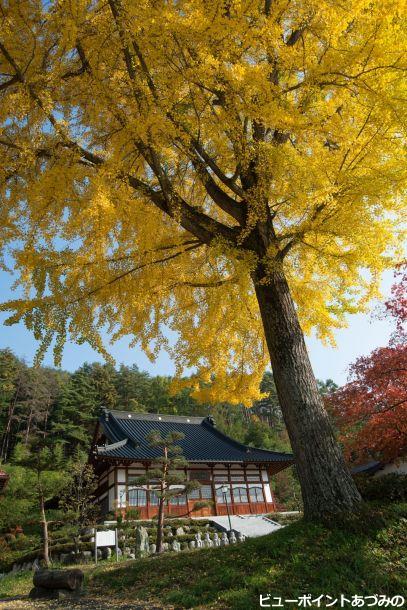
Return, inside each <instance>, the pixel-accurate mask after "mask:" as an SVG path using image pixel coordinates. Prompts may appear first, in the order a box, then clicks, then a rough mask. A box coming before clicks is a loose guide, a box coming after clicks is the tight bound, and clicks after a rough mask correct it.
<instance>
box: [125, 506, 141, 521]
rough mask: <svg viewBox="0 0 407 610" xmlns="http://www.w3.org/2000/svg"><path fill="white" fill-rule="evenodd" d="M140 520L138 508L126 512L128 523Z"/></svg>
mask: <svg viewBox="0 0 407 610" xmlns="http://www.w3.org/2000/svg"><path fill="white" fill-rule="evenodd" d="M132 519H133V520H137V519H140V511H139V510H138V508H128V509H127V510H126V521H131V520H132Z"/></svg>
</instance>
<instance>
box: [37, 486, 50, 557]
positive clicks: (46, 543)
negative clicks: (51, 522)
mask: <svg viewBox="0 0 407 610" xmlns="http://www.w3.org/2000/svg"><path fill="white" fill-rule="evenodd" d="M39 500H40V513H41V525H42V551H43V557H44V562H45V565H46V566H47V568H48V567H49V566H50V561H49V537H48V522H47V516H46V514H45V500H44V494H43V493H42V490H41V488H40V490H39Z"/></svg>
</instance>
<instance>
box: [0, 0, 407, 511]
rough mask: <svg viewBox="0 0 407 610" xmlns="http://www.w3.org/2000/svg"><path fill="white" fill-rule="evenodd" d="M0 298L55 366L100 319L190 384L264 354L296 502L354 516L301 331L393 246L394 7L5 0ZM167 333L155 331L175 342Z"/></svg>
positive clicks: (204, 385)
mask: <svg viewBox="0 0 407 610" xmlns="http://www.w3.org/2000/svg"><path fill="white" fill-rule="evenodd" d="M0 19H1V36H0V73H1V75H0V95H1V106H0V125H1V128H0V150H1V153H0V154H1V165H0V172H1V177H2V180H1V189H2V191H1V198H2V205H1V210H0V219H1V227H2V232H1V236H2V242H3V244H4V250H6V249H7V248H6V244H7V243H8V244H9V247H10V248H13V259H14V261H15V264H14V268H15V271H16V273H18V274H19V282H20V284H21V285H22V286H23V287H24V289H25V293H24V294H25V296H24V298H21V299H16V300H14V301H12V302H9V303H7V304H6V305H5V306H4V308H7V309H8V310H11V312H12V313H11V316H10V318H9V323H10V324H11V323H14V322H17V321H19V320H23V321H24V322H25V324H26V326H27V327H28V328H29V329H32V330H33V332H34V335H35V337H36V338H37V339H39V340H40V341H41V346H42V347H41V350H40V354H39V356H41V355H42V354H43V353H44V351H45V350H46V349H47V348H48V346H49V345H50V344H51V343H52V342H53V341H54V349H55V356H56V360H57V361H58V360H59V359H60V357H61V351H62V348H63V344H64V341H65V339H66V337H67V336H69V337H70V338H71V339H73V340H75V341H77V342H79V343H82V342H88V343H89V344H90V345H92V346H93V347H94V348H95V349H97V350H99V351H100V352H101V353H104V354H105V355H106V356H108V353H107V348H106V346H104V345H103V342H102V339H101V336H100V335H101V331H102V330H106V329H107V330H108V332H109V333H110V334H111V337H112V339H113V340H115V339H118V338H120V337H123V336H128V335H130V336H131V337H132V338H133V344H135V343H136V342H139V343H140V344H141V346H142V347H143V349H144V350H145V351H146V353H148V354H150V356H151V357H152V358H154V356H155V355H156V354H157V353H158V351H159V350H160V349H162V348H166V349H168V350H169V351H170V353H171V354H172V355H173V357H174V361H175V363H176V367H177V373H178V376H179V378H181V377H182V374H183V371H185V370H191V369H192V370H194V371H195V372H196V374H195V375H194V377H193V379H192V380H191V379H189V380H188V383H193V384H195V390H196V395H199V396H200V397H201V398H205V399H208V398H216V399H218V400H228V401H231V400H234V401H236V402H248V401H249V400H250V399H252V398H253V396H255V395H256V394H257V388H258V386H259V381H260V378H261V375H262V372H263V370H264V368H265V366H266V365H267V364H268V363H269V361H270V360H271V364H272V368H273V374H274V379H275V382H276V387H277V392H278V396H279V400H280V403H281V407H282V411H283V414H284V419H285V423H286V425H287V429H288V432H289V436H290V440H291V444H292V447H293V450H294V453H295V457H296V463H297V469H298V474H299V478H300V481H301V487H302V493H303V498H304V507H305V513H306V514H307V515H308V516H318V515H321V514H323V513H328V514H329V513H333V512H335V511H338V510H343V511H346V510H353V509H354V508H355V506H357V504H358V502H359V500H360V496H359V494H358V492H357V491H356V488H355V486H354V484H353V481H352V479H351V477H350V476H349V474H348V472H347V470H346V468H345V466H344V462H343V457H342V455H341V452H340V450H339V449H338V446H337V444H336V441H335V438H334V435H333V433H332V429H331V426H330V423H329V420H328V417H327V415H326V412H325V410H324V407H323V404H322V402H321V398H320V396H319V394H318V391H317V385H316V382H315V378H314V375H313V372H312V368H311V365H310V361H309V358H308V355H307V350H306V347H305V343H304V337H303V332H311V331H312V330H314V331H315V332H316V333H317V335H318V336H319V337H320V338H321V339H329V338H330V337H331V334H332V331H333V330H334V329H335V328H338V327H341V326H342V325H344V323H345V316H346V314H347V313H349V312H350V313H352V312H355V311H360V310H361V309H363V308H364V307H366V304H367V302H368V300H369V298H370V297H371V296H372V295H374V294H375V293H376V290H377V281H378V278H379V275H380V272H381V271H382V269H384V268H385V267H386V265H388V264H389V263H390V260H391V258H394V257H395V256H397V250H398V247H399V245H398V244H399V243H400V242H399V241H398V240H399V237H400V236H399V233H398V230H397V223H398V222H399V219H400V214H401V211H402V192H403V186H405V166H404V165H403V162H402V156H403V147H404V145H405V139H404V135H403V124H404V121H405V106H404V105H403V99H404V98H403V95H405V93H403V78H402V77H403V74H404V72H403V71H404V70H405V65H404V63H403V62H404V58H405V55H404V57H403V49H402V42H401V41H402V39H403V37H402V28H403V20H405V14H403V3H401V2H398V1H397V0H396V1H394V0H393V1H392V2H391V3H390V2H389V1H388V0H381V1H380V2H379V1H378V0H357V1H355V0H344V1H343V2H340V3H338V2H333V1H329V0H318V1H316V0H302V1H301V2H298V1H296V0H292V1H291V2H287V1H286V0H263V1H260V0H259V1H252V0H250V1H249V0H247V1H244V0H222V1H221V0H213V1H212V2H205V1H204V0H175V1H174V2H167V1H165V0H140V1H138V2H130V1H129V0H108V1H107V2H100V1H99V0H92V1H89V0H73V1H72V0H71V1H69V2H67V1H65V0H60V1H59V2H43V1H42V0H30V1H28V0H18V1H17V0H8V1H7V2H5V1H3V2H1V13H0ZM169 336H170V337H173V336H176V337H177V339H176V340H174V341H172V340H171V341H169V339H168V337H169Z"/></svg>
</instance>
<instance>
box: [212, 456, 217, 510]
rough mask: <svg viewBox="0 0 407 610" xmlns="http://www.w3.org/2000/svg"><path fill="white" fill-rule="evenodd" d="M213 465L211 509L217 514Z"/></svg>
mask: <svg viewBox="0 0 407 610" xmlns="http://www.w3.org/2000/svg"><path fill="white" fill-rule="evenodd" d="M213 472H214V467H213V465H212V466H211V487H212V500H213V511H214V513H215V516H217V514H218V505H217V504H216V490H215V477H214V474H213Z"/></svg>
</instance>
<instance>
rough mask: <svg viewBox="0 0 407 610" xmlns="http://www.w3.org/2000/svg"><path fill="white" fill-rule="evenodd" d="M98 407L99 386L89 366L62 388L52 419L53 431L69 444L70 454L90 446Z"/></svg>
mask: <svg viewBox="0 0 407 610" xmlns="http://www.w3.org/2000/svg"><path fill="white" fill-rule="evenodd" d="M98 406H99V404H98V400H97V392H96V388H95V384H94V382H93V379H92V377H91V375H90V368H89V365H86V364H85V365H84V366H82V367H80V368H79V369H78V370H77V371H75V373H73V374H72V375H71V376H70V378H69V381H68V382H67V383H66V384H65V385H64V386H63V387H62V390H61V395H60V397H59V400H58V402H57V405H56V407H55V411H54V414H53V418H52V432H53V434H54V435H55V438H57V439H59V440H60V441H62V442H63V443H64V444H65V445H66V452H67V454H69V455H73V454H74V452H75V450H76V449H77V448H78V447H81V448H86V447H88V446H89V443H90V439H91V429H92V427H93V425H94V421H95V417H96V415H97V409H98Z"/></svg>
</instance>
